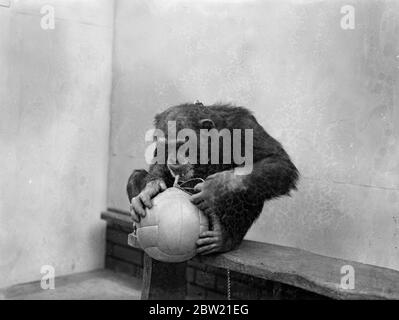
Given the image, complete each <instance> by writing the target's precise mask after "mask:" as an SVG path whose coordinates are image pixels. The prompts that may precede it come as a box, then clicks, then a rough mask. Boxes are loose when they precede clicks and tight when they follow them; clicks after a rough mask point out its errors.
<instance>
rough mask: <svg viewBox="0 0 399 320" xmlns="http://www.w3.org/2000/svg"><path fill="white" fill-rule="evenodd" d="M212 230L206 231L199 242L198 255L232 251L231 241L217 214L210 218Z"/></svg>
mask: <svg viewBox="0 0 399 320" xmlns="http://www.w3.org/2000/svg"><path fill="white" fill-rule="evenodd" d="M209 219H210V220H211V221H210V222H211V225H212V230H210V231H204V232H202V233H201V234H200V238H199V239H198V240H197V246H198V249H197V254H202V255H206V254H210V253H216V252H225V251H228V250H230V249H231V245H230V244H231V241H230V239H229V238H228V236H227V234H226V232H225V231H224V230H223V227H222V225H221V223H220V220H219V218H218V217H217V216H216V215H215V214H211V215H210V216H209Z"/></svg>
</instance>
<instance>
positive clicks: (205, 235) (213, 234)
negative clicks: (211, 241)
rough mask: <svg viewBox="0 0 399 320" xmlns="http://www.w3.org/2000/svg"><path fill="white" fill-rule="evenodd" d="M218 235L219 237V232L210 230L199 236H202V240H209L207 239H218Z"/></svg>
mask: <svg viewBox="0 0 399 320" xmlns="http://www.w3.org/2000/svg"><path fill="white" fill-rule="evenodd" d="M218 235H219V233H218V232H216V231H212V230H209V231H204V232H201V233H200V235H199V236H200V238H207V237H216V236H218Z"/></svg>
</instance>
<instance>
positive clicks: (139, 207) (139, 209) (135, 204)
mask: <svg viewBox="0 0 399 320" xmlns="http://www.w3.org/2000/svg"><path fill="white" fill-rule="evenodd" d="M132 208H133V210H134V212H135V213H136V214H137V215H139V216H141V217H145V210H144V208H143V204H142V203H141V200H140V198H139V197H134V198H133V199H132Z"/></svg>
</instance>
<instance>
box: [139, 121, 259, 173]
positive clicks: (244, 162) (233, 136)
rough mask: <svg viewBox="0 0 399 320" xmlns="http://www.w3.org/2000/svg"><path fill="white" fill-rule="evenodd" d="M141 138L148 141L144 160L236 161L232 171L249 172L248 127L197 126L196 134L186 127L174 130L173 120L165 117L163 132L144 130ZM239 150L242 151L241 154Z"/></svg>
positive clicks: (250, 140) (250, 135)
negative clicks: (217, 127) (143, 136)
mask: <svg viewBox="0 0 399 320" xmlns="http://www.w3.org/2000/svg"><path fill="white" fill-rule="evenodd" d="M166 137H167V138H166ZM243 137H244V139H242V138H243ZM221 140H222V141H223V144H222V148H220V143H221ZM145 141H146V142H151V144H150V145H149V146H148V147H147V148H146V152H145V158H146V161H147V163H148V164H154V163H158V164H220V163H222V164H232V163H234V164H236V165H237V168H236V170H235V173H236V174H238V175H246V174H250V173H251V172H252V168H253V130H252V129H245V130H242V129H233V130H232V131H230V130H228V129H222V130H220V131H219V130H217V129H200V132H199V136H198V135H197V133H196V131H195V130H192V129H188V128H187V129H182V130H179V132H177V130H176V122H175V121H168V132H167V135H165V133H164V132H163V131H162V130H160V129H151V130H148V131H147V133H146V135H145ZM155 149H156V153H155V154H154V151H155ZM220 151H221V152H222V154H220ZM243 151H244V155H242V152H243ZM198 153H199V156H198ZM221 159H222V161H221Z"/></svg>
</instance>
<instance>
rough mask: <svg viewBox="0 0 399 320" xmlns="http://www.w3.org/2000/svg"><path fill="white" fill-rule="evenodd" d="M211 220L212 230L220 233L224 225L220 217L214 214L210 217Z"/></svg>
mask: <svg viewBox="0 0 399 320" xmlns="http://www.w3.org/2000/svg"><path fill="white" fill-rule="evenodd" d="M209 218H210V220H211V224H212V229H213V230H215V231H220V230H221V229H222V225H221V224H220V219H219V217H218V216H217V215H216V214H215V213H212V214H210V215H209Z"/></svg>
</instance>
